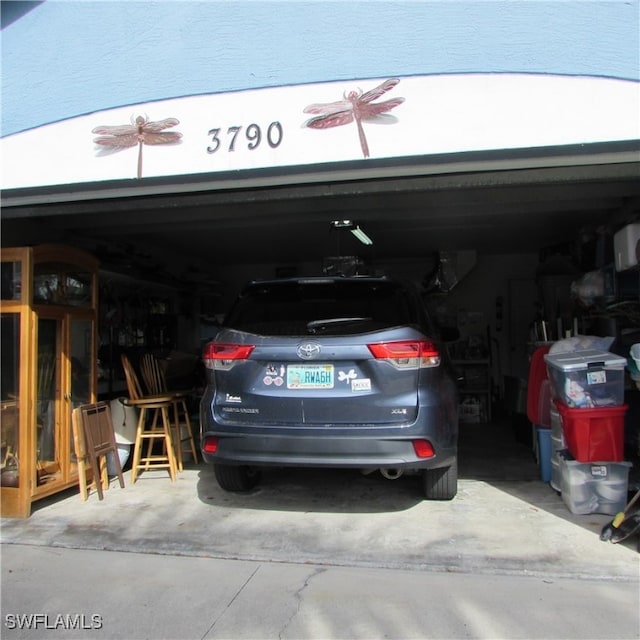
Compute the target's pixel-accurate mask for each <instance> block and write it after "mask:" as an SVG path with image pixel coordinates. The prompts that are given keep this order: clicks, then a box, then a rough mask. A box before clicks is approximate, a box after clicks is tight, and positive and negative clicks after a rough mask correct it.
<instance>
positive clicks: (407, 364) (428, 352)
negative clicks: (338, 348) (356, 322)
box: [367, 340, 440, 369]
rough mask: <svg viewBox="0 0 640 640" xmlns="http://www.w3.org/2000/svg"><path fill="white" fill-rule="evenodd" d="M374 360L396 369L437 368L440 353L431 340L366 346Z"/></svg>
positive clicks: (380, 343) (402, 341)
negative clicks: (385, 361) (386, 362)
mask: <svg viewBox="0 0 640 640" xmlns="http://www.w3.org/2000/svg"><path fill="white" fill-rule="evenodd" d="M367 346H368V347H369V351H371V353H372V355H373V357H374V358H376V360H387V361H388V362H389V363H390V364H392V365H393V366H394V367H396V368H397V369H418V368H425V367H437V366H438V365H439V364H440V352H439V351H438V349H437V348H436V346H435V344H434V343H433V342H431V340H401V341H398V342H379V343H377V344H370V345H367Z"/></svg>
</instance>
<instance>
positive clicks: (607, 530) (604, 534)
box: [600, 490, 640, 541]
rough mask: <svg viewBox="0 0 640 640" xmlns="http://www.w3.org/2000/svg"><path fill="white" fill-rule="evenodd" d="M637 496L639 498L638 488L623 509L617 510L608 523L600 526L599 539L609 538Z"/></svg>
mask: <svg viewBox="0 0 640 640" xmlns="http://www.w3.org/2000/svg"><path fill="white" fill-rule="evenodd" d="M639 498H640V490H638V491H636V494H635V496H633V498H631V500H629V503H628V504H627V506H626V507H625V508H624V511H620V512H618V513H617V514H616V517H615V518H614V519H613V520H612V521H611V522H610V523H609V524H606V525H605V526H604V527H602V531H601V532H600V540H604V541H607V540H611V538H612V537H613V534H614V533H615V531H616V529H617V528H618V527H619V526H620V525H621V524H622V522H623V521H624V519H625V517H626V515H627V512H628V511H629V509H631V507H632V506H633V505H634V504H635V503H636V501H637V500H638V499H639Z"/></svg>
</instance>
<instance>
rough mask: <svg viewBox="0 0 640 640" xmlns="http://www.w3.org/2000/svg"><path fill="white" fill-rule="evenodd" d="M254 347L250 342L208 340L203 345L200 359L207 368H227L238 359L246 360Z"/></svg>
mask: <svg viewBox="0 0 640 640" xmlns="http://www.w3.org/2000/svg"><path fill="white" fill-rule="evenodd" d="M254 348H255V347H254V345H252V344H229V343H224V342H209V343H208V344H207V345H205V347H204V350H203V352H202V359H203V360H204V365H205V367H207V369H224V370H228V369H231V367H232V366H233V365H234V364H236V363H237V362H238V361H239V360H246V359H247V358H248V357H249V356H250V355H251V352H252V351H253V349H254Z"/></svg>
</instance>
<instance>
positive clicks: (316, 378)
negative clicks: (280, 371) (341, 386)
mask: <svg viewBox="0 0 640 640" xmlns="http://www.w3.org/2000/svg"><path fill="white" fill-rule="evenodd" d="M287 389H333V365H332V364H298V365H289V366H288V367H287Z"/></svg>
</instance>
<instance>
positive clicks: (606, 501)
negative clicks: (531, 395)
mask: <svg viewBox="0 0 640 640" xmlns="http://www.w3.org/2000/svg"><path fill="white" fill-rule="evenodd" d="M545 361H546V363H547V368H548V372H549V379H550V381H551V386H552V390H553V394H554V405H555V407H556V409H557V412H558V415H559V418H560V423H561V426H562V437H563V438H564V441H565V443H566V449H565V450H560V451H559V452H557V457H556V460H555V461H556V462H557V463H558V468H559V474H558V473H557V472H556V474H555V477H552V480H553V482H552V486H554V485H555V486H554V488H555V489H556V490H558V475H559V485H560V486H559V490H560V491H561V492H562V499H563V500H564V502H565V504H566V505H567V507H568V508H569V510H570V511H571V512H572V513H577V514H587V513H603V514H608V515H615V514H617V513H618V512H619V511H622V510H623V509H624V507H625V504H626V501H627V500H626V499H627V489H628V475H629V468H630V467H631V464H630V463H629V462H625V461H624V417H625V413H626V411H627V408H628V407H627V406H626V405H625V404H623V403H624V369H625V364H626V359H625V358H621V357H619V356H617V355H616V354H613V353H609V352H603V351H577V352H570V353H559V354H547V355H546V356H545ZM552 428H553V412H552ZM552 436H553V429H552ZM552 476H554V474H553V467H552Z"/></svg>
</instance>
